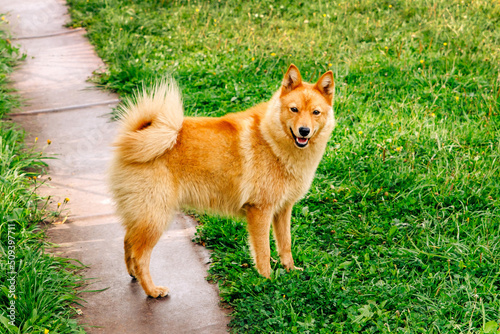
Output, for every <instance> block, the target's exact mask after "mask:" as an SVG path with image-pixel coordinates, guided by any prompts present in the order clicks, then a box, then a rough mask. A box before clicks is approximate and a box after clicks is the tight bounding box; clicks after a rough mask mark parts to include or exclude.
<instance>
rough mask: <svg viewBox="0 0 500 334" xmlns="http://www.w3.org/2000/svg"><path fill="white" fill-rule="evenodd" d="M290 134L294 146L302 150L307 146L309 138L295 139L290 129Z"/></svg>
mask: <svg viewBox="0 0 500 334" xmlns="http://www.w3.org/2000/svg"><path fill="white" fill-rule="evenodd" d="M290 132H291V134H292V136H293V139H294V140H295V145H297V147H299V148H304V147H306V146H307V144H309V138H304V137H297V136H296V135H295V133H293V130H292V128H290Z"/></svg>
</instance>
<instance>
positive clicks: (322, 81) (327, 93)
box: [316, 71, 335, 104]
mask: <svg viewBox="0 0 500 334" xmlns="http://www.w3.org/2000/svg"><path fill="white" fill-rule="evenodd" d="M316 89H317V90H319V92H320V93H321V94H322V95H323V96H324V97H325V98H326V100H327V101H328V103H330V104H332V103H333V92H334V90H335V83H334V82H333V72H332V71H328V72H326V73H325V74H323V75H322V76H321V78H319V80H318V82H317V83H316Z"/></svg>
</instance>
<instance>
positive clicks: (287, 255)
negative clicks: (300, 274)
mask: <svg viewBox="0 0 500 334" xmlns="http://www.w3.org/2000/svg"><path fill="white" fill-rule="evenodd" d="M292 208H293V204H287V205H286V206H284V207H283V208H281V210H279V211H278V212H276V213H275V214H274V218H273V231H274V238H275V239H276V246H277V248H278V253H279V255H280V259H281V264H282V265H283V266H284V267H285V269H286V270H287V271H289V270H290V269H301V268H297V267H295V265H294V262H293V257H292V235H291V233H290V224H291V218H292Z"/></svg>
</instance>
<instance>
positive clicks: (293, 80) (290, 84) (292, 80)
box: [281, 64, 302, 95]
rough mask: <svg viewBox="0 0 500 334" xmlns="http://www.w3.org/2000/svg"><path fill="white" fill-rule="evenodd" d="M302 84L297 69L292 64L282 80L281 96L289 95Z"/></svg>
mask: <svg viewBox="0 0 500 334" xmlns="http://www.w3.org/2000/svg"><path fill="white" fill-rule="evenodd" d="M301 84H302V77H301V76H300V72H299V69H298V68H297V66H295V65H294V64H292V65H290V67H289V68H288V71H286V74H285V77H284V78H283V84H282V85H283V87H282V88H281V95H285V94H288V93H290V92H291V91H292V90H294V89H295V88H297V87H298V86H300V85H301Z"/></svg>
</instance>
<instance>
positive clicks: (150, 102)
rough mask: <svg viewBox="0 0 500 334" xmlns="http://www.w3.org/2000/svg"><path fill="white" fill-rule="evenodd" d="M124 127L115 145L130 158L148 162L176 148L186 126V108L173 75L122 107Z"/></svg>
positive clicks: (124, 156) (126, 158) (121, 153)
mask: <svg viewBox="0 0 500 334" xmlns="http://www.w3.org/2000/svg"><path fill="white" fill-rule="evenodd" d="M120 111H121V113H122V120H121V129H120V132H119V135H118V138H117V140H116V141H115V143H114V146H115V147H116V148H117V153H118V154H119V155H120V157H121V158H122V159H124V160H126V161H128V162H147V161H150V160H153V159H155V158H157V157H159V156H160V155H162V154H163V153H164V152H165V151H166V150H168V149H170V148H172V146H174V145H175V143H176V141H177V135H178V133H179V131H180V129H181V127H182V121H183V113H184V112H183V108H182V98H181V94H180V92H179V88H178V87H177V84H176V83H175V81H174V80H173V79H166V80H163V81H161V82H160V83H159V84H157V85H155V86H154V87H153V89H152V92H150V93H147V92H146V90H145V89H143V91H142V92H139V93H137V94H136V96H135V97H134V98H132V99H130V100H128V101H126V102H125V103H124V105H123V106H122V107H121V110H120Z"/></svg>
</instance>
